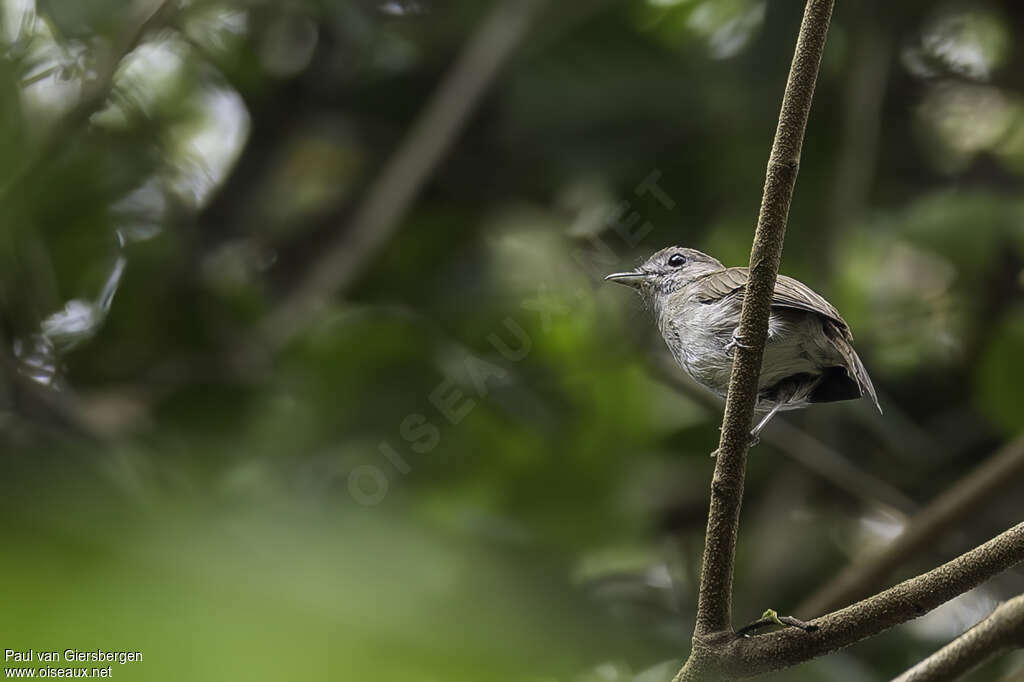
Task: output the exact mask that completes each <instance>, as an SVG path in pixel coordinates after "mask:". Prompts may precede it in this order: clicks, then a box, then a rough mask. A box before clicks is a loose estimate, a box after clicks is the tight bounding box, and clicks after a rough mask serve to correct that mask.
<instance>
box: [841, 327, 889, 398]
mask: <svg viewBox="0 0 1024 682" xmlns="http://www.w3.org/2000/svg"><path fill="white" fill-rule="evenodd" d="M833 341H834V343H835V346H836V348H837V349H838V350H839V353H840V354H841V355H842V356H843V359H844V360H845V361H846V367H847V369H848V370H849V372H850V373H851V374H852V375H853V379H854V381H856V382H857V386H858V387H860V393H861V395H862V396H865V395H866V396H867V397H869V398H871V402H873V403H874V404H875V407H876V408H878V413H879V414H881V413H882V406H881V405H879V404H878V395H877V394H876V393H875V386H874V384H872V383H871V377H870V376H868V371H867V369H865V368H864V363H863V362H861V361H860V356H859V355H857V351H855V350H854V349H853V346H851V345H850V342H849V341H847V340H846V339H843V338H837V339H833Z"/></svg>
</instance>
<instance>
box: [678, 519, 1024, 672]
mask: <svg viewBox="0 0 1024 682" xmlns="http://www.w3.org/2000/svg"><path fill="white" fill-rule="evenodd" d="M1022 561H1024V523H1021V524H1018V525H1016V526H1014V527H1013V528H1010V529H1009V530H1007V531H1005V532H1003V533H1002V534H1000V535H997V536H996V537H995V538H993V539H991V540H989V541H988V542H986V543H984V544H983V545H980V546H978V547H976V548H975V549H973V550H971V551H970V552H967V553H966V554H963V555H961V556H959V557H957V558H956V559H953V560H952V561H949V562H947V563H945V564H943V565H942V566H939V567H938V568H935V569H933V570H931V571H928V572H927V573H924V574H922V575H919V576H917V577H915V578H911V579H910V580H906V581H904V582H902V583H900V584H899V585H896V586H895V587H891V588H889V589H888V590H885V591H884V592H880V593H879V594H876V595H875V596H873V597H869V598H868V599H864V600H863V601H860V602H857V603H856V604H853V605H851V606H847V607H846V608H844V609H840V610H839V611H835V612H834V613H830V614H828V615H827V616H823V617H821V618H817V619H815V620H812V621H810V622H809V623H808V625H810V626H813V627H816V628H817V629H816V630H815V631H813V632H805V631H801V630H794V629H787V630H780V631H778V632H772V633H769V634H765V635H760V636H755V637H749V638H745V637H737V636H736V635H734V634H732V633H714V634H713V635H712V636H710V637H706V638H701V637H694V642H693V647H694V648H693V652H692V653H691V655H690V660H688V661H687V664H686V666H685V667H684V668H683V670H682V671H681V672H680V673H679V675H677V676H676V678H675V679H676V682H679V681H680V680H703V681H707V680H720V679H735V678H741V677H752V676H754V675H760V674H762V673H766V672H771V671H773V670H780V669H782V668H787V667H790V666H793V665H796V664H797V663H802V662H804V661H807V660H810V659H812V658H815V657H817V656H821V655H823V654H827V653H831V652H833V651H836V650H838V649H841V648H843V647H846V646H849V645H850V644H853V643H854V642H858V641H860V640H862V639H864V638H866V637H870V636H872V635H875V634H878V633H879V632H882V631H884V630H888V629H889V628H891V627H893V626H895V625H899V624H900V623H905V622H907V621H909V620H912V619H914V618H918V617H919V616H923V615H924V614H926V613H928V612H929V611H931V610H932V609H934V608H935V607H937V606H940V605H941V604H944V603H945V602H947V601H949V600H950V599H952V598H954V597H956V596H958V595H960V594H963V593H964V592H966V591H968V590H970V589H972V588H974V587H977V586H978V585H980V584H982V583H983V582H985V581H986V580H988V579H989V578H991V577H992V576H994V575H997V574H998V573H1001V572H1002V571H1004V570H1006V569H1008V568H1011V567H1012V566H1015V565H1017V564H1019V563H1021V562H1022Z"/></svg>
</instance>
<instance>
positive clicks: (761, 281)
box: [680, 0, 833, 679]
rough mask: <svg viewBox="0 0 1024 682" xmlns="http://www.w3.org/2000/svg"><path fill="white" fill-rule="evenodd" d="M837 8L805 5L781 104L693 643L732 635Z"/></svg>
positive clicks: (813, 1) (820, 0) (829, 0)
mask: <svg viewBox="0 0 1024 682" xmlns="http://www.w3.org/2000/svg"><path fill="white" fill-rule="evenodd" d="M832 5H833V0H808V2H807V6H806V8H805V10H804V19H803V23H802V25H801V26H800V35H799V37H798V38H797V44H796V51H795V53H794V55H793V63H792V66H791V67H790V72H789V80H788V82H787V83H786V92H785V94H784V95H783V99H782V110H781V112H780V113H779V125H778V128H777V129H776V131H775V142H774V144H773V145H772V151H771V156H770V157H769V159H768V171H767V175H766V179H765V186H764V196H763V198H762V200H761V212H760V216H759V217H758V221H757V230H756V231H755V234H754V246H753V249H752V250H751V253H750V279H749V281H748V282H747V287H746V294H745V295H744V299H743V311H742V313H741V316H740V328H739V335H740V337H741V338H742V339H743V341H744V343H743V345H742V346H740V347H738V348H737V350H736V355H735V359H734V361H733V366H732V376H731V378H730V381H729V393H728V396H727V398H726V402H725V417H724V418H723V422H722V438H721V441H720V443H719V448H718V457H717V459H716V463H715V473H714V477H713V479H712V483H711V508H710V511H709V515H708V529H707V536H706V541H705V546H704V558H703V563H702V565H701V576H700V592H699V595H698V600H697V623H696V628H695V630H694V641H695V642H696V641H697V640H700V639H702V638H706V637H708V636H711V635H713V634H715V633H729V634H731V632H732V578H733V566H734V561H735V555H736V532H737V529H738V527H739V514H740V502H741V500H742V498H743V479H744V472H745V469H746V457H747V449H748V448H749V445H750V426H751V421H752V420H753V416H754V407H755V405H756V403H757V383H758V378H759V376H760V372H761V359H762V357H763V355H764V345H765V340H766V338H767V336H768V316H769V313H770V308H771V300H772V292H773V291H774V289H775V279H776V277H777V276H778V272H779V260H780V259H781V257H782V242H783V238H784V237H785V233H786V219H787V218H788V216H789V204H790V200H791V199H792V197H793V187H794V186H795V185H796V176H797V170H798V168H799V166H800V150H801V147H802V145H803V139H804V130H805V129H806V127H807V117H808V115H809V113H810V109H811V99H812V97H813V95H814V84H815V81H816V80H817V77H818V66H819V64H820V63H821V55H822V52H823V51H824V48H825V36H826V34H827V33H828V26H829V22H830V20H831V17H832ZM687 667H689V664H688V665H687ZM685 671H686V668H684V672H685ZM680 674H681V675H682V674H683V673H682V672H681V673H680ZM681 679H696V678H686V677H684V678H681Z"/></svg>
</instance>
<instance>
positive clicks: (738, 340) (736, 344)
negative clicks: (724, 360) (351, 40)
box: [725, 328, 753, 353]
mask: <svg viewBox="0 0 1024 682" xmlns="http://www.w3.org/2000/svg"><path fill="white" fill-rule="evenodd" d="M736 348H748V349H749V348H753V346H751V345H750V344H749V343H747V342H746V341H744V340H743V337H742V336H740V330H739V329H738V328H737V329H733V330H732V341H730V342H729V343H727V344H725V352H726V353H729V352H731V351H733V350H735V349H736Z"/></svg>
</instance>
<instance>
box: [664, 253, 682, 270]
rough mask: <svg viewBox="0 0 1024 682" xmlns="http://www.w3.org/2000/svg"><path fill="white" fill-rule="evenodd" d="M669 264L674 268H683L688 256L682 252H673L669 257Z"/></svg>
mask: <svg viewBox="0 0 1024 682" xmlns="http://www.w3.org/2000/svg"><path fill="white" fill-rule="evenodd" d="M668 264H669V265H670V266H672V267H673V268H681V267H683V266H684V265H686V256H684V255H683V254H681V253H673V254H672V255H671V256H669V258H668Z"/></svg>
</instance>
